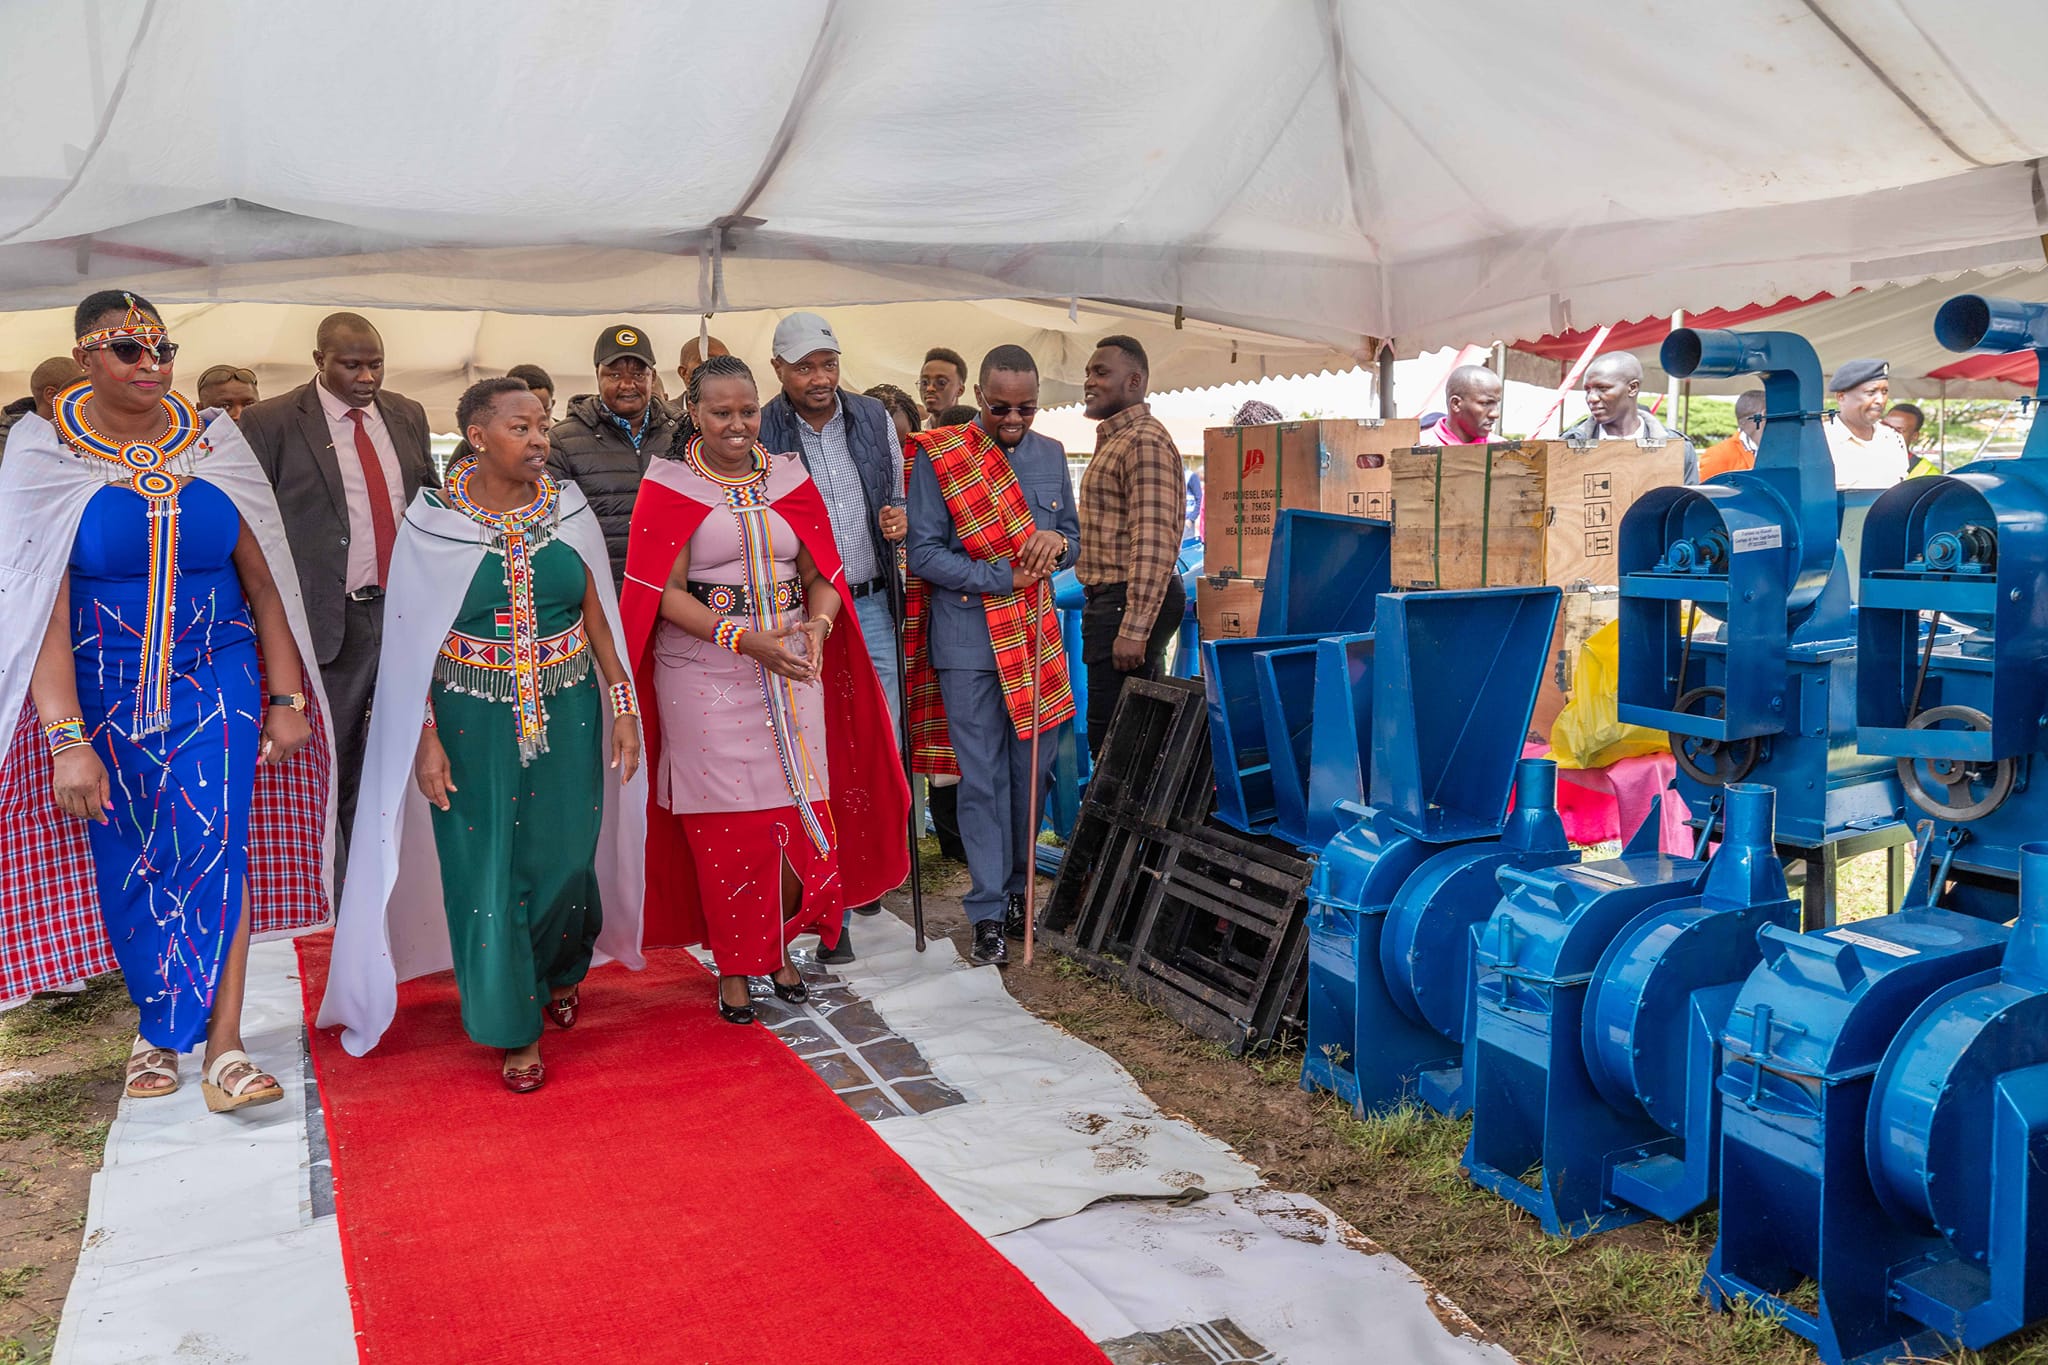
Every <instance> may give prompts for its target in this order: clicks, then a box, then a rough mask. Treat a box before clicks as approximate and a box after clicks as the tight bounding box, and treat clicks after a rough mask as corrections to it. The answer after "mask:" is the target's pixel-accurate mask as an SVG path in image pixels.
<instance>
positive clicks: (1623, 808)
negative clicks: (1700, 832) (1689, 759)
mask: <svg viewBox="0 0 2048 1365" xmlns="http://www.w3.org/2000/svg"><path fill="white" fill-rule="evenodd" d="M1549 754H1550V747H1549V746H1548V745H1545V744H1527V745H1524V746H1523V747H1522V757H1524V758H1546V757H1548V756H1549ZM1677 772H1678V761H1677V760H1676V759H1674V758H1673V757H1672V756H1671V755H1670V754H1668V753H1660V754H1639V755H1637V756H1636V757H1634V758H1624V759H1622V760H1621V761H1620V762H1618V763H1614V764H1610V765H1609V766H1607V767H1605V768H1560V769H1558V771H1557V776H1558V783H1557V813H1558V815H1559V817H1560V818H1561V819H1562V820H1563V821H1564V832H1565V834H1566V836H1567V837H1569V838H1570V839H1571V841H1572V842H1573V843H1575V844H1601V843H1608V842H1610V841H1612V840H1615V839H1620V840H1624V841H1626V840H1627V839H1629V838H1631V837H1633V836H1634V834H1635V832H1636V831H1637V830H1638V829H1640V828H1642V824H1643V821H1644V820H1645V819H1647V818H1649V814H1650V802H1651V801H1652V800H1654V799H1655V798H1656V796H1657V795H1658V793H1660V792H1661V793H1663V795H1664V804H1663V807H1662V811H1661V818H1660V819H1659V821H1658V825H1659V829H1658V835H1657V846H1658V847H1659V848H1660V849H1662V850H1663V851H1664V852H1666V853H1676V854H1679V855H1682V856H1685V857H1690V856H1691V855H1692V848H1693V832H1692V831H1691V830H1689V829H1687V828H1686V827H1685V822H1686V820H1687V819H1688V818H1689V817H1690V815H1691V812H1690V811H1689V810H1688V809H1687V808H1686V804H1685V799H1684V798H1683V797H1681V796H1679V794H1678V793H1677V792H1675V791H1672V790H1670V787H1671V779H1672V777H1673V776H1675V775H1676V774H1677Z"/></svg>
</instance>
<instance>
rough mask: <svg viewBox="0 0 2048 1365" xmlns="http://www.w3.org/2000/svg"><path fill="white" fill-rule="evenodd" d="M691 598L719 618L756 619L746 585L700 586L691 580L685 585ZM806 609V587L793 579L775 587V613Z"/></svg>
mask: <svg viewBox="0 0 2048 1365" xmlns="http://www.w3.org/2000/svg"><path fill="white" fill-rule="evenodd" d="M685 586H686V587H687V588H689V590H690V596H692V597H694V598H696V599H697V600H698V601H699V602H702V603H703V604H704V605H705V606H707V607H709V608H711V610H713V611H715V612H717V613H718V614H719V615H720V616H753V615H755V614H756V613H755V611H754V592H753V589H751V588H749V587H748V586H747V585H746V584H744V583H699V582H697V581H696V580H694V579H692V580H691V581H690V582H689V583H687V584H685ZM803 605H804V585H803V584H802V583H800V582H798V581H797V580H796V579H794V578H785V579H783V580H782V581H781V582H779V583H777V584H776V585H775V611H776V614H778V615H779V614H781V613H782V612H785V611H801V610H802V609H803Z"/></svg>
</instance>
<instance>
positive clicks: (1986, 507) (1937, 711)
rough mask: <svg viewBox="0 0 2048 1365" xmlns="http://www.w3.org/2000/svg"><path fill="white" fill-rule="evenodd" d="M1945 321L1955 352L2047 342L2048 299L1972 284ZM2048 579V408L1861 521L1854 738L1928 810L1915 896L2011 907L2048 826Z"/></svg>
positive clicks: (1944, 333) (1889, 497)
mask: <svg viewBox="0 0 2048 1365" xmlns="http://www.w3.org/2000/svg"><path fill="white" fill-rule="evenodd" d="M1934 327H1935V335H1936V336H1937V337H1938V338H1939V339H1940V341H1941V343H1942V345H1944V346H1946V347H1948V348H1949V349H1951V350H1956V351H2016V350H2032V351H2034V352H2035V353H2036V354H2037V355H2042V354H2044V353H2048V308H2044V307H2043V306H2042V305H2040V304H2036V303H2012V302H2007V301H2005V300H2002V299H1987V298H1982V297H1980V296H1978V295H1975V294H1965V295H1962V296H1961V297H1959V298H1954V299H1951V300H1949V301H1948V302H1947V303H1946V304H1944V305H1942V308H1941V311H1940V312H1939V313H1938V314H1937V315H1936V316H1935V322H1934ZM2043 376H2044V378H2048V367H2044V370H2043ZM2044 577H2048V423H2044V422H2042V421H2041V420H2040V418H2039V417H2036V419H2035V421H2034V426H2033V430H2032V431H2031V432H2030V433H2029V435H2028V437H2027V444H2026V448H2025V449H2024V450H2023V451H2022V452H2021V455H2020V458H2018V459H1994V460H1978V461H1976V462H1975V463H1972V464H1970V465H1967V466H1965V467H1964V468H1962V469H1960V470H1957V471H1956V472H1954V473H1952V474H1946V475H1934V476H1930V477H1926V478H1919V479H1909V480H1907V481H1906V482H1904V483H1902V484H1900V485H1898V486H1897V487H1895V488H1893V489H1891V490H1890V491H1889V492H1887V493H1885V494H1884V496H1882V497H1881V498H1879V499H1878V501H1877V503H1876V504H1875V505H1874V506H1873V507H1872V508H1871V509H1870V514H1869V517H1868V519H1867V520H1866V522H1865V523H1864V549H1863V582H1862V589H1863V594H1864V597H1865V599H1866V601H1867V603H1868V605H1867V607H1866V608H1865V610H1864V612H1863V613H1862V620H1861V622H1860V627H1861V629H1860V634H1861V638H1862V643H1863V648H1864V650H1865V651H1866V656H1865V657H1866V660H1867V662H1866V665H1865V673H1864V675H1863V677H1862V679H1861V680H1860V683H1859V691H1858V695H1857V719H1858V721H1859V722H1860V728H1859V730H1858V732H1857V743H1858V745H1859V746H1860V747H1861V748H1862V749H1863V751H1864V752H1865V753H1870V754H1879V755H1884V756H1885V757H1887V758H1890V759H1894V760H1896V761H1897V764H1898V768H1899V772H1900V776H1901V778H1902V779H1903V783H1904V786H1905V790H1906V794H1907V796H1908V798H1909V799H1910V800H1911V802H1912V804H1913V806H1914V807H1915V808H1916V810H1915V814H1916V815H1922V816H1924V817H1925V819H1926V821H1927V825H1926V834H1927V837H1925V838H1923V839H1922V840H1921V855H1920V865H1919V866H1918V867H1917V868H1916V869H1915V871H1914V877H1913V882H1912V887H1911V889H1910V891H1909V893H1908V903H1910V904H1939V905H1944V906H1947V907H1949V908H1951V909H1960V910H1972V911H1975V912H1977V913H1980V914H1986V915H1989V916H1991V917H1992V918H1994V919H2000V920H2004V919H2009V918H2011V916H2012V898H2013V890H2012V884H2013V878H2014V877H2015V875H2016V874H2017V870H2018V856H2019V854H2018V849H2019V845H2020V843H2021V842H2022V841H2024V840H2027V839H2037V838H2042V837H2044V836H2048V806H2044V804H2043V802H2042V798H2041V793H2040V792H2038V791H2037V790H2036V789H2035V788H2034V787H2033V783H2032V778H2033V762H2034V755H2035V754H2037V753H2040V752H2042V751H2044V750H2048V620H2043V619H2042V618H2041V615H2040V612H2041V604H2042V603H2043V602H2044V601H2048V597H2044V596H2043V594H2042V587H2043V586H2044V584H2043V579H2044ZM1951 628H1952V629H1951Z"/></svg>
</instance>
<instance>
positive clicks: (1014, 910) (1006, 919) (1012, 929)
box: [1003, 891, 1024, 940]
mask: <svg viewBox="0 0 2048 1365" xmlns="http://www.w3.org/2000/svg"><path fill="white" fill-rule="evenodd" d="M1003 935H1004V937H1006V938H1014V939H1020V940H1021V939H1022V938H1023V937H1024V898H1023V897H1022V896H1020V895H1018V894H1017V893H1016V892H1014V891H1012V892H1011V893H1010V908H1009V909H1007V910H1005V911H1004V912H1003Z"/></svg>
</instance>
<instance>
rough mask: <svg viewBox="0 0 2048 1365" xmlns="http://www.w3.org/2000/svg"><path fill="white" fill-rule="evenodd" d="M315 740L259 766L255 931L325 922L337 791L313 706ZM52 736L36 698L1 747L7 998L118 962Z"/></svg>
mask: <svg viewBox="0 0 2048 1365" xmlns="http://www.w3.org/2000/svg"><path fill="white" fill-rule="evenodd" d="M306 719H307V720H309V721H311V722H312V724H313V739H312V741H311V742H310V743H309V744H307V745H306V747H305V748H303V749H301V750H300V751H299V752H298V753H296V754H293V755H292V756H291V758H290V759H288V760H287V761H285V762H284V763H280V764H277V765H275V766H273V765H271V764H268V763H261V764H258V765H257V767H256V794H255V802H254V804H253V805H252V806H251V808H250V812H249V913H250V928H251V931H252V932H253V933H256V934H277V933H287V932H292V931H296V930H302V929H309V928H312V927H314V926H316V925H321V924H325V923H326V922H327V920H328V918H329V916H328V913H327V880H326V870H325V869H324V868H323V867H322V866H321V862H320V845H321V833H320V832H321V829H322V826H323V825H324V823H325V821H326V814H327V801H328V798H329V797H330V796H331V794H332V793H333V791H334V783H333V781H332V776H333V773H332V769H331V767H330V764H329V762H328V757H327V738H326V732H327V718H326V717H325V716H323V715H321V714H320V707H319V705H318V703H317V701H316V702H314V703H312V704H309V705H308V706H307V708H306ZM50 780H51V778H50V746H49V743H48V741H46V740H45V739H44V738H43V731H42V725H41V721H40V718H39V717H38V716H37V715H36V708H35V704H34V703H33V702H31V701H28V700H27V699H23V701H22V704H21V719H20V720H19V721H18V722H16V724H15V732H14V734H13V735H12V736H11V737H9V740H8V742H7V744H6V746H5V749H4V757H0V887H4V888H5V891H4V894H0V1000H11V999H17V998H19V997H21V996H24V995H27V994H29V993H30V992H32V991H41V990H48V989H50V988H51V987H52V986H61V985H63V984H65V983H66V982H69V981H77V980H80V979H82V978H84V977H88V976H98V975H99V974H100V973H101V972H110V971H113V970H114V968H115V965H116V964H115V962H114V950H113V949H112V948H111V947H109V946H108V944H107V931H106V928H105V926H104V924H103V922H102V921H101V919H100V895H99V888H98V886H97V885H96V884H95V883H94V881H93V869H92V849H91V846H90V845H88V844H87V842H86V837H85V825H84V822H82V821H79V820H74V819H72V818H71V817H70V816H68V815H66V814H64V813H63V812H62V811H60V810H58V809H57V802H56V800H55V799H54V798H53V797H52V796H51V795H50Z"/></svg>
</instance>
